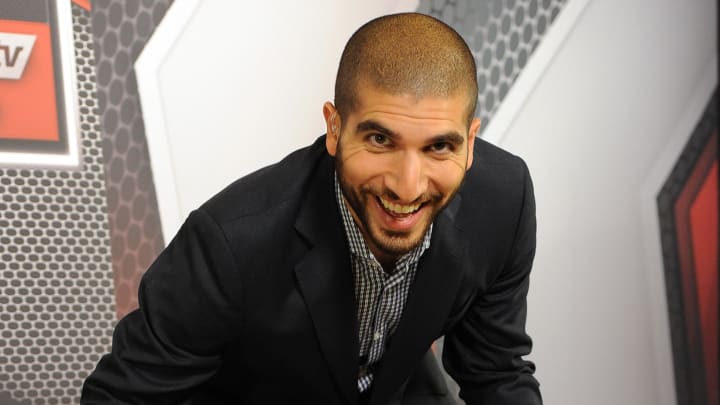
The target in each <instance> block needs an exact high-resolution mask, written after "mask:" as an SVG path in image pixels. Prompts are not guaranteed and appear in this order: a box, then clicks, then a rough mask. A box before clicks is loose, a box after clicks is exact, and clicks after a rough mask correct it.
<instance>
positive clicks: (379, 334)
mask: <svg viewBox="0 0 720 405" xmlns="http://www.w3.org/2000/svg"><path fill="white" fill-rule="evenodd" d="M381 337H382V333H380V332H375V334H374V335H373V340H378V339H380V338H381Z"/></svg>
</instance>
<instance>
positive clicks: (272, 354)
mask: <svg viewBox="0 0 720 405" xmlns="http://www.w3.org/2000/svg"><path fill="white" fill-rule="evenodd" d="M476 100H477V83H476V71H475V63H474V59H473V56H472V54H471V53H470V51H469V49H468V47H467V45H466V44H465V43H464V41H463V40H462V39H461V38H460V36H459V35H458V34H457V33H456V32H455V31H453V30H452V29H451V28H450V27H448V26H447V25H445V24H443V23H442V22H440V21H438V20H435V19H433V18H431V17H428V16H424V15H420V14H398V15H391V16H385V17H381V18H378V19H375V20H373V21H371V22H369V23H367V24H366V25H364V26H363V27H361V28H360V29H359V30H358V31H357V32H356V33H355V34H353V36H352V37H351V38H350V40H349V42H348V44H347V46H346V48H345V50H344V52H343V55H342V58H341V61H340V66H339V69H338V75H337V79H336V86H335V104H333V103H330V102H328V103H325V105H324V106H323V115H324V117H325V121H326V124H327V134H326V135H325V136H323V137H321V138H319V139H318V140H317V141H316V142H315V143H314V144H313V145H310V146H309V147H307V148H304V149H301V150H299V151H296V152H294V153H292V154H291V155H289V156H288V157H287V158H285V159H284V160H282V161H281V162H279V163H277V164H275V165H273V166H270V167H266V168H264V169H261V170H259V171H257V172H256V173H253V174H251V175H249V176H247V177H244V178H242V179H240V180H238V181H237V182H235V183H233V184H232V185H230V186H229V187H228V188H227V189H225V190H224V191H222V192H221V193H220V194H218V195H217V196H215V197H214V198H213V199H211V200H210V201H208V202H207V203H205V204H203V206H202V207H200V208H199V209H197V210H196V211H194V212H193V213H192V214H191V215H190V216H189V218H188V219H187V221H186V223H185V224H184V225H183V227H182V229H181V230H180V231H179V233H178V235H177V236H176V237H175V239H174V240H173V241H172V242H171V243H170V244H169V246H168V247H167V249H165V250H164V251H163V253H162V254H161V255H160V256H159V257H158V259H157V260H156V261H155V263H154V264H153V265H152V266H151V267H150V269H149V270H148V271H147V273H146V274H145V276H144V277H143V281H142V284H141V288H140V294H139V302H140V308H139V309H138V310H137V311H135V312H133V313H131V314H129V315H128V316H127V317H125V318H124V319H123V320H121V321H120V322H119V323H118V326H117V328H116V330H115V334H114V339H113V349H112V352H111V353H110V354H108V355H106V356H105V357H103V359H102V360H101V361H100V363H99V364H98V366H97V368H96V370H95V371H94V372H93V374H91V375H90V376H89V377H88V379H87V380H86V382H85V385H84V389H83V397H82V400H81V403H83V404H95V403H98V404H99V403H113V404H116V403H128V404H145V403H147V404H159V403H168V404H176V403H192V404H231V403H232V404H235V403H244V404H285V403H296V402H299V403H310V404H356V403H361V404H367V403H369V404H377V405H380V404H418V405H420V404H452V403H454V399H453V397H452V395H451V394H450V393H449V392H448V389H447V386H446V383H445V379H444V376H443V374H442V373H441V371H440V367H439V365H438V363H437V361H436V360H435V357H434V355H433V353H432V351H431V346H432V344H433V342H434V341H435V340H436V339H438V338H440V337H443V336H444V337H445V344H444V351H443V365H444V367H445V370H447V372H448V373H449V374H450V375H451V376H452V377H453V378H454V379H455V380H456V381H457V382H458V384H459V386H460V389H461V390H460V396H461V397H462V398H463V399H464V400H465V402H466V403H468V404H494V405H503V404H523V405H525V404H531V405H533V404H540V403H541V402H542V401H541V399H540V393H539V389H538V383H537V381H536V380H535V379H534V377H533V372H534V365H533V364H532V363H530V362H528V361H526V360H524V359H523V358H522V356H524V355H527V354H528V353H529V351H530V347H531V341H530V338H529V337H528V336H527V334H526V333H525V315H526V295H527V291H528V286H529V273H530V268H531V265H532V260H533V256H534V252H535V207H534V199H533V190H532V183H531V181H530V177H529V174H528V171H527V167H526V166H525V164H524V163H523V162H522V160H521V159H520V158H518V157H515V156H513V155H511V154H509V153H507V152H504V151H502V150H500V149H498V148H496V147H494V146H491V145H490V144H488V143H486V142H484V141H482V140H476V138H475V135H476V134H477V131H478V128H479V127H480V122H479V120H478V119H476V118H474V117H473V114H474V111H475V107H476Z"/></svg>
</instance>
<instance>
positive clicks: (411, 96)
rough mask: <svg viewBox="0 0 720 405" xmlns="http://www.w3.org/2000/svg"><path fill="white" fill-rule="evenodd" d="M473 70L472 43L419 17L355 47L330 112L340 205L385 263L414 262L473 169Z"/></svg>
mask: <svg viewBox="0 0 720 405" xmlns="http://www.w3.org/2000/svg"><path fill="white" fill-rule="evenodd" d="M476 99H477V84H476V72H475V63H474V60H473V57H472V54H471V53H470V51H469V49H468V48H467V45H466V44H465V42H464V41H463V40H462V38H460V36H459V35H458V34H457V33H456V32H455V31H453V30H452V29H451V28H450V27H448V26H447V25H445V24H444V23H442V22H440V21H438V20H435V19H434V18H432V17H428V16H425V15H421V14H398V15H391V16H386V17H381V18H378V19H375V20H373V21H370V22H369V23H367V24H365V25H364V26H363V27H361V28H360V29H359V30H358V31H357V32H356V33H355V34H353V36H352V37H351V38H350V40H349V42H348V44H347V46H346V48H345V51H344V52H343V56H342V58H341V61H340V67H339V71H338V75H337V83H336V86H335V102H336V105H333V104H332V103H329V102H328V103H325V105H324V106H323V114H324V116H325V120H326V123H327V132H328V134H327V139H326V146H327V150H328V153H330V155H332V156H334V157H335V161H336V170H337V173H338V178H339V180H340V184H341V188H342V192H343V196H344V198H345V201H346V203H347V205H348V207H349V209H350V212H351V213H352V215H353V217H354V219H355V221H356V222H357V224H358V226H359V227H360V230H361V232H362V233H363V236H364V237H365V240H366V242H367V243H368V246H369V248H370V249H371V251H372V252H373V253H374V254H375V256H376V257H377V258H378V259H379V260H380V261H381V262H383V263H390V262H393V261H394V260H396V259H397V258H398V257H399V256H400V255H402V254H404V253H406V252H408V251H409V250H411V249H412V248H413V247H415V246H417V244H419V243H420V242H421V241H422V238H423V236H424V234H425V232H426V230H427V229H428V227H429V226H430V224H431V223H432V221H433V220H434V219H435V217H436V216H437V214H438V213H439V212H440V210H441V209H442V208H443V207H445V206H446V205H447V203H448V202H449V200H450V199H451V198H452V196H453V195H454V194H455V193H456V192H457V190H458V188H459V187H460V184H461V183H462V180H463V177H464V175H465V172H466V171H467V169H468V168H469V167H470V165H471V164H472V150H473V145H474V140H475V134H476V133H477V130H478V128H479V126H480V122H479V120H478V119H476V118H472V117H473V113H474V111H475V103H476Z"/></svg>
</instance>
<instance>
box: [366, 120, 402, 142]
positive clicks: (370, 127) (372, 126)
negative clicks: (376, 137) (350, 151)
mask: <svg viewBox="0 0 720 405" xmlns="http://www.w3.org/2000/svg"><path fill="white" fill-rule="evenodd" d="M356 129H357V132H370V131H375V132H380V133H381V134H383V135H387V136H389V137H390V138H394V137H397V134H396V133H395V132H393V131H392V130H390V129H388V128H385V127H384V126H382V125H381V124H380V123H379V122H377V121H374V120H365V121H362V122H360V123H359V124H357V128H356Z"/></svg>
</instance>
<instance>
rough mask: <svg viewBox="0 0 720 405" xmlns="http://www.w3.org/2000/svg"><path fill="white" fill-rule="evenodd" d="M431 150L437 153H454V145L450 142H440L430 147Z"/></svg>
mask: <svg viewBox="0 0 720 405" xmlns="http://www.w3.org/2000/svg"><path fill="white" fill-rule="evenodd" d="M430 150H431V151H433V152H437V153H445V152H452V150H453V145H451V144H450V143H448V142H438V143H434V144H432V145H430Z"/></svg>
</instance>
